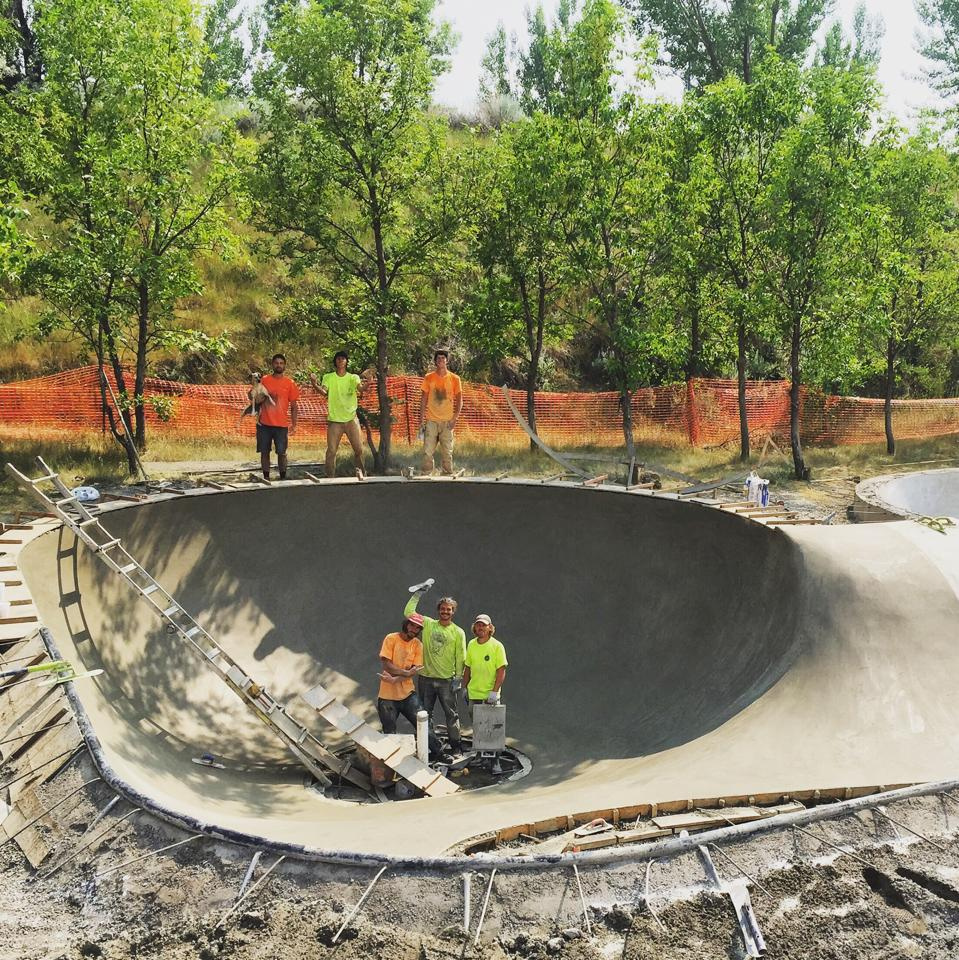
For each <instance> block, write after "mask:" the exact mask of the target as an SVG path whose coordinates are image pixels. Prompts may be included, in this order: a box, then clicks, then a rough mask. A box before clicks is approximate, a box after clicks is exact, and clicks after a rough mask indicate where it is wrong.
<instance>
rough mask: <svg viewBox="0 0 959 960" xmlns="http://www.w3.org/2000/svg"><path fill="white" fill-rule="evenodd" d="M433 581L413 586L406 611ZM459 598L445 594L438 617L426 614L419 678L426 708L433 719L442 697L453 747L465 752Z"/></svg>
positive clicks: (409, 611)
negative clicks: (460, 708)
mask: <svg viewBox="0 0 959 960" xmlns="http://www.w3.org/2000/svg"><path fill="white" fill-rule="evenodd" d="M433 582H434V581H433V580H426V581H424V582H423V583H418V584H415V585H414V586H412V587H410V593H411V594H412V596H411V597H410V600H409V603H407V605H406V609H405V610H404V611H403V612H404V614H405V615H406V616H410V615H411V614H412V613H413V612H414V611H415V610H416V607H417V605H418V604H419V602H420V597H422V596H423V595H424V594H425V593H426V592H427V591H428V590H429V589H430V588H431V587H432V586H433ZM455 613H456V601H455V600H454V599H453V598H452V597H442V598H440V601H439V603H437V605H436V617H437V618H436V619H433V617H423V669H422V671H421V672H420V674H419V677H418V678H417V686H418V687H419V691H420V699H421V700H422V701H423V709H424V710H425V711H426V712H427V713H428V714H429V715H430V722H431V723H432V720H433V710H434V708H435V706H436V701H437V700H439V703H440V706H441V707H442V708H443V714H444V716H445V717H446V735H447V737H448V738H449V744H450V750H451V751H452V752H453V753H454V754H459V753H462V743H461V742H460V715H459V711H458V710H457V708H456V695H457V693H458V692H459V691H460V690H461V689H462V681H461V679H460V678H461V677H462V675H463V660H464V658H465V656H466V634H465V633H464V632H463V628H462V627H458V626H457V625H456V624H455V623H453V616H454V614H455Z"/></svg>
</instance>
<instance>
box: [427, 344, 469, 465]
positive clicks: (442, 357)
mask: <svg viewBox="0 0 959 960" xmlns="http://www.w3.org/2000/svg"><path fill="white" fill-rule="evenodd" d="M433 366H434V367H435V369H434V370H433V372H432V373H428V374H427V375H426V376H425V377H424V378H423V397H422V400H421V402H420V430H421V431H422V433H423V472H424V473H432V472H433V456H434V455H435V453H436V445H437V444H439V448H440V465H441V467H442V470H443V473H445V474H447V475H449V474H451V473H452V472H453V431H454V430H455V429H456V418H457V417H458V416H459V415H460V411H461V410H462V409H463V387H462V384H461V383H460V378H459V377H458V376H456V374H455V373H450V371H449V352H448V351H447V350H437V351H436V352H435V353H434V354H433Z"/></svg>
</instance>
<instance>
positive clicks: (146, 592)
mask: <svg viewBox="0 0 959 960" xmlns="http://www.w3.org/2000/svg"><path fill="white" fill-rule="evenodd" d="M159 589H160V587H159V584H156V583H151V584H150V586H148V587H144V588H143V589H142V590H141V591H140V592H141V593H142V594H143V596H145V597H148V596H150V594H151V593H156V592H157V590H159Z"/></svg>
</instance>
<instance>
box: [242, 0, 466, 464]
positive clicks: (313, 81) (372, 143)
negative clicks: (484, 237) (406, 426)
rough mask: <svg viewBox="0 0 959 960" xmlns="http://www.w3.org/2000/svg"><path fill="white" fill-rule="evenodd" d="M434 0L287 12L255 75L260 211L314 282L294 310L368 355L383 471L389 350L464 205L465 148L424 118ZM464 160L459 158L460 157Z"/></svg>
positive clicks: (438, 32) (362, 0) (442, 55)
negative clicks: (262, 134) (269, 60)
mask: <svg viewBox="0 0 959 960" xmlns="http://www.w3.org/2000/svg"><path fill="white" fill-rule="evenodd" d="M433 7H434V0H314V2H313V3H311V4H310V5H308V6H305V7H296V8H294V7H292V6H291V7H289V8H288V9H286V11H285V12H284V13H283V14H282V15H281V17H280V19H279V21H278V23H277V25H276V27H275V28H274V30H273V32H272V34H271V36H270V40H269V43H270V47H271V50H272V54H273V64H272V66H271V67H270V69H269V70H268V71H265V72H263V73H261V74H260V76H259V77H258V78H257V79H256V81H255V82H256V88H257V89H258V91H259V94H260V96H261V98H262V102H263V114H264V126H265V129H266V130H267V134H268V137H267V140H266V142H265V143H264V146H263V149H262V151H261V154H260V163H259V171H258V175H257V177H256V179H255V193H256V195H257V199H258V209H259V215H260V216H261V218H262V219H263V221H264V222H265V223H266V224H267V226H268V227H269V229H271V230H273V231H274V232H275V233H276V234H277V236H278V237H279V239H280V243H281V246H280V250H281V253H282V254H283V255H284V256H286V257H288V258H289V259H290V260H291V262H292V263H293V264H294V268H295V269H312V270H313V271H314V274H313V276H314V279H315V287H314V290H313V293H312V294H311V296H310V297H309V298H308V302H305V303H304V302H301V304H300V310H301V313H302V314H303V315H304V316H305V317H306V318H307V319H308V321H309V322H312V323H319V324H322V325H324V326H326V327H327V328H329V329H330V330H331V331H332V332H333V333H334V335H336V336H348V337H349V338H350V339H351V340H352V342H354V343H358V344H361V345H363V346H364V347H365V348H366V349H368V350H369V351H370V353H371V354H372V355H373V356H375V361H376V371H377V397H378V400H379V408H380V414H379V428H380V438H379V446H378V447H374V448H373V456H374V467H375V469H376V470H378V471H380V472H382V471H386V470H387V469H388V468H389V467H390V465H391V436H392V431H391V428H392V413H391V407H392V400H391V398H390V396H389V394H388V391H387V375H388V373H389V365H390V355H391V349H392V347H393V346H394V345H396V344H398V343H401V342H406V341H407V340H408V339H409V338H410V336H411V335H412V332H411V328H410V321H411V317H412V311H413V309H414V307H415V306H416V299H417V292H418V289H419V287H420V286H422V281H423V279H424V278H431V277H432V278H439V277H440V276H441V275H443V274H444V273H446V272H447V271H451V270H453V269H454V267H455V262H454V261H455V259H456V249H455V244H454V240H455V238H456V236H457V233H458V231H459V229H460V226H461V223H462V219H463V215H464V212H465V211H466V210H467V209H468V205H469V203H470V202H472V184H473V181H474V179H475V169H474V164H472V163H471V160H470V157H471V153H470V150H469V148H468V147H467V148H466V149H465V151H456V150H453V149H451V148H450V146H449V144H448V141H447V131H446V128H445V126H444V125H443V124H442V122H441V121H439V120H438V119H435V118H430V117H428V116H427V114H426V110H427V108H428V107H429V104H430V95H431V93H432V90H433V85H434V82H435V80H436V78H437V76H439V74H440V73H441V72H442V71H443V70H444V69H445V67H446V56H447V52H448V50H449V46H450V34H449V31H448V29H447V28H446V27H442V26H441V27H437V26H436V25H435V24H434V23H433V20H432V13H433ZM464 153H465V156H464Z"/></svg>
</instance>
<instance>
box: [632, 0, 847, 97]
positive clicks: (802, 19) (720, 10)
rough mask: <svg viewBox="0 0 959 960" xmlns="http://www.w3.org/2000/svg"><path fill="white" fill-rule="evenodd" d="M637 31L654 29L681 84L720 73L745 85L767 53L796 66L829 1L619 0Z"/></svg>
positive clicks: (705, 81) (700, 83)
mask: <svg viewBox="0 0 959 960" xmlns="http://www.w3.org/2000/svg"><path fill="white" fill-rule="evenodd" d="M621 2H622V3H623V6H624V7H625V8H626V9H627V10H629V11H630V12H631V13H632V14H633V17H634V23H635V25H636V28H637V31H638V32H639V33H640V34H644V33H645V32H646V31H647V30H653V31H655V32H656V33H657V34H658V35H659V36H660V37H661V38H662V42H663V48H664V51H665V53H666V55H667V57H668V60H667V62H668V64H669V66H670V67H671V68H672V69H673V70H674V71H675V72H676V73H677V74H678V75H679V76H681V77H682V78H683V80H684V81H685V83H686V85H687V87H696V88H702V87H706V86H709V84H712V83H717V82H718V81H720V80H723V79H725V78H726V77H730V76H733V77H739V79H740V80H744V81H745V82H746V83H749V82H750V81H751V80H752V76H753V71H754V70H755V68H756V66H757V64H758V63H759V62H761V61H762V59H763V58H764V57H765V56H766V54H767V53H768V52H770V51H772V52H775V53H776V54H777V55H778V57H779V58H780V59H782V60H786V61H790V62H792V63H796V64H801V63H803V62H804V61H805V59H806V57H807V54H808V53H809V50H810V49H811V48H812V45H813V42H814V40H815V37H816V33H817V31H818V30H819V27H820V26H821V24H822V23H823V21H824V20H825V18H826V15H827V14H828V13H829V11H830V9H831V8H832V0H735V2H733V3H728V2H721V0H621Z"/></svg>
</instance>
